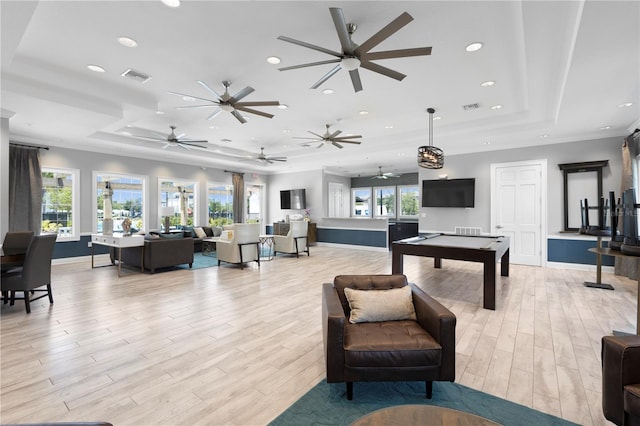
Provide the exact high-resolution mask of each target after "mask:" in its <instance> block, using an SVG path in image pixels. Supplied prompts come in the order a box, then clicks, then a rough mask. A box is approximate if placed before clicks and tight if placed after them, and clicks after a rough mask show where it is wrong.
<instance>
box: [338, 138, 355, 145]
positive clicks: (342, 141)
mask: <svg viewBox="0 0 640 426" xmlns="http://www.w3.org/2000/svg"><path fill="white" fill-rule="evenodd" d="M333 142H340V143H353V144H356V145H360V144H361V143H362V142H360V141H348V140H345V139H334V140H333Z"/></svg>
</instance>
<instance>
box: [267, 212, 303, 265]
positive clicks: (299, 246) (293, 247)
mask: <svg viewBox="0 0 640 426" xmlns="http://www.w3.org/2000/svg"><path fill="white" fill-rule="evenodd" d="M308 226H309V222H306V221H304V220H296V221H293V222H291V223H290V224H289V233H287V235H274V236H273V253H274V256H275V255H276V254H278V252H280V253H288V254H295V255H296V257H300V256H299V255H300V253H307V256H309V243H308V241H307V228H308Z"/></svg>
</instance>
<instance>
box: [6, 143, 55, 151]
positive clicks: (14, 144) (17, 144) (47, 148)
mask: <svg viewBox="0 0 640 426" xmlns="http://www.w3.org/2000/svg"><path fill="white" fill-rule="evenodd" d="M9 145H13V146H20V147H23V148H34V149H46V150H47V151H49V147H48V146H37V145H25V144H21V143H15V142H9Z"/></svg>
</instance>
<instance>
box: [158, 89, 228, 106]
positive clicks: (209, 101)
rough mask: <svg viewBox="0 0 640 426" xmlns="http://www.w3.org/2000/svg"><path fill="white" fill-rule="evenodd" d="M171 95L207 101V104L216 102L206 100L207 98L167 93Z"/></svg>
mask: <svg viewBox="0 0 640 426" xmlns="http://www.w3.org/2000/svg"><path fill="white" fill-rule="evenodd" d="M167 93H169V94H171V95H176V96H180V97H183V98H184V97H187V98H193V99H200V100H201V101H207V102H211V103H213V104H216V103H217V102H216V101H214V100H213V99H207V98H201V97H199V96H193V95H185V94H184V93H178V92H167Z"/></svg>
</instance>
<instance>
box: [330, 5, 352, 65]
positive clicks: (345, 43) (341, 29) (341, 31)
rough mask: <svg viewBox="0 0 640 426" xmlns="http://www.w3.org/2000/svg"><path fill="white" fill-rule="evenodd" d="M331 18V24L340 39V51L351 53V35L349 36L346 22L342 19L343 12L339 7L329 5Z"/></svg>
mask: <svg viewBox="0 0 640 426" xmlns="http://www.w3.org/2000/svg"><path fill="white" fill-rule="evenodd" d="M329 11H330V12H331V18H332V19H333V25H335V27H336V31H337V32H338V38H339V39H340V46H342V51H343V52H344V53H347V54H349V55H352V54H353V45H352V43H351V37H349V30H348V29H347V22H346V21H345V20H344V14H343V13H342V9H340V8H339V7H330V8H329Z"/></svg>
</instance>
